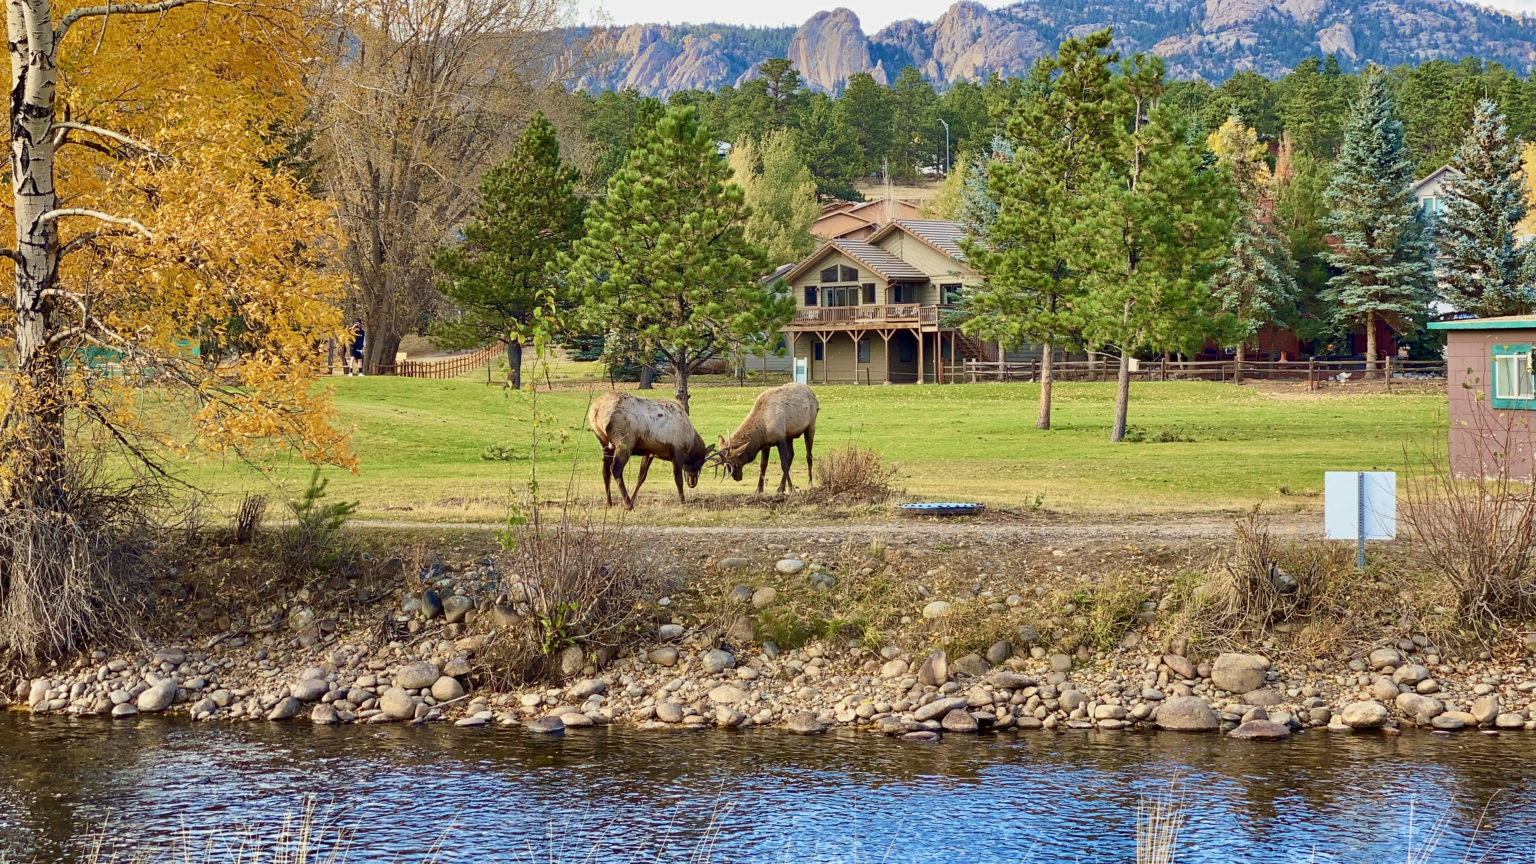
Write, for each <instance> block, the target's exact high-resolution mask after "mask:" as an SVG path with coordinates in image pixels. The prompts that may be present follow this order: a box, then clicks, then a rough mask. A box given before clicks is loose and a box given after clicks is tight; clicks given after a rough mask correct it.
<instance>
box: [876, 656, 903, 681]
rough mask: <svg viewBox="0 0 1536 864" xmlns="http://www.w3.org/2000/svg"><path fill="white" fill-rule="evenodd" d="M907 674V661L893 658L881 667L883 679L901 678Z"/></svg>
mask: <svg viewBox="0 0 1536 864" xmlns="http://www.w3.org/2000/svg"><path fill="white" fill-rule="evenodd" d="M905 674H907V661H905V660H902V659H900V658H893V659H891V660H887V661H885V663H884V664H882V665H881V666H880V677H881V678H900V677H901V676H903V675H905Z"/></svg>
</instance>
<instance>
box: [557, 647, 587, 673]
mask: <svg viewBox="0 0 1536 864" xmlns="http://www.w3.org/2000/svg"><path fill="white" fill-rule="evenodd" d="M559 664H560V674H561V676H563V677H566V678H569V677H571V676H572V675H576V674H579V673H580V672H581V670H583V669H585V668H587V652H586V651H584V650H582V647H581V646H580V645H567V646H565V647H564V648H562V649H561V650H560V658H559Z"/></svg>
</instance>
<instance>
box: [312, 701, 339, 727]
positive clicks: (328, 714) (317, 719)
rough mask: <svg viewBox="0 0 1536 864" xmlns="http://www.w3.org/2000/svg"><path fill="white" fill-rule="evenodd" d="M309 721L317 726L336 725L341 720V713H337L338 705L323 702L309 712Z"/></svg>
mask: <svg viewBox="0 0 1536 864" xmlns="http://www.w3.org/2000/svg"><path fill="white" fill-rule="evenodd" d="M309 722H311V723H313V724H315V725H316V726H335V725H336V724H337V723H340V722H341V715H340V714H339V713H337V711H336V706H334V705H330V704H328V703H321V704H319V705H316V706H315V707H314V708H313V709H312V710H311V711H310V712H309Z"/></svg>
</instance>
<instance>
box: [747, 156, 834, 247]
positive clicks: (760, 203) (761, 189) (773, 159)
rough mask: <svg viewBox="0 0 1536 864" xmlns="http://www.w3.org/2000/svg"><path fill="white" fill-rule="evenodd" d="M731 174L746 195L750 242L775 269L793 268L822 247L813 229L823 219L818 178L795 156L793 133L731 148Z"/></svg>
mask: <svg viewBox="0 0 1536 864" xmlns="http://www.w3.org/2000/svg"><path fill="white" fill-rule="evenodd" d="M730 164H731V170H732V171H733V172H734V175H735V180H736V182H737V183H738V184H740V185H741V187H742V189H744V190H745V191H746V196H747V207H748V208H750V210H751V211H752V215H750V216H748V217H747V241H748V242H749V243H752V244H753V245H755V246H757V247H758V248H759V249H762V250H763V252H764V254H766V255H767V257H768V263H769V264H770V265H772V266H778V265H780V264H788V263H790V262H791V261H798V260H799V259H801V258H804V257H805V256H807V255H809V254H810V253H811V252H812V251H813V250H814V249H815V248H816V240H815V238H813V237H812V236H811V226H812V225H813V224H815V222H816V217H817V216H819V215H821V207H820V206H819V205H818V204H817V203H816V178H814V177H812V176H811V171H810V169H809V168H806V167H805V164H804V163H802V162H801V161H800V157H799V156H798V155H797V154H796V153H795V141H794V138H793V133H790V132H786V131H776V132H769V133H768V135H767V136H765V137H764V138H763V141H762V143H761V144H760V145H759V144H753V143H752V141H751V140H750V139H744V140H742V141H739V142H737V143H736V145H735V147H734V148H733V149H732V150H731V159H730Z"/></svg>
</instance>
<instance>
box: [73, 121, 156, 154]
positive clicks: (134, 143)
mask: <svg viewBox="0 0 1536 864" xmlns="http://www.w3.org/2000/svg"><path fill="white" fill-rule="evenodd" d="M50 128H51V129H57V130H59V133H58V134H57V135H55V136H54V139H53V141H54V144H55V145H60V144H63V143H64V135H65V133H66V132H68V131H69V130H70V129H75V130H77V131H80V132H89V133H91V134H92V135H100V136H101V137H103V138H110V139H112V140H113V141H116V142H117V143H119V144H121V145H123V146H124V147H128V148H131V149H134V150H141V151H143V152H145V153H154V152H155V151H154V148H152V147H150V146H149V145H148V144H146V143H144V142H143V141H140V140H138V139H137V138H130V137H128V136H127V135H124V134H123V133H121V132H114V131H112V130H111V129H103V128H102V127H100V126H92V125H91V124H89V123H76V122H74V121H73V120H62V121H59V122H57V123H54V124H53V126H51V127H50Z"/></svg>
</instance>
